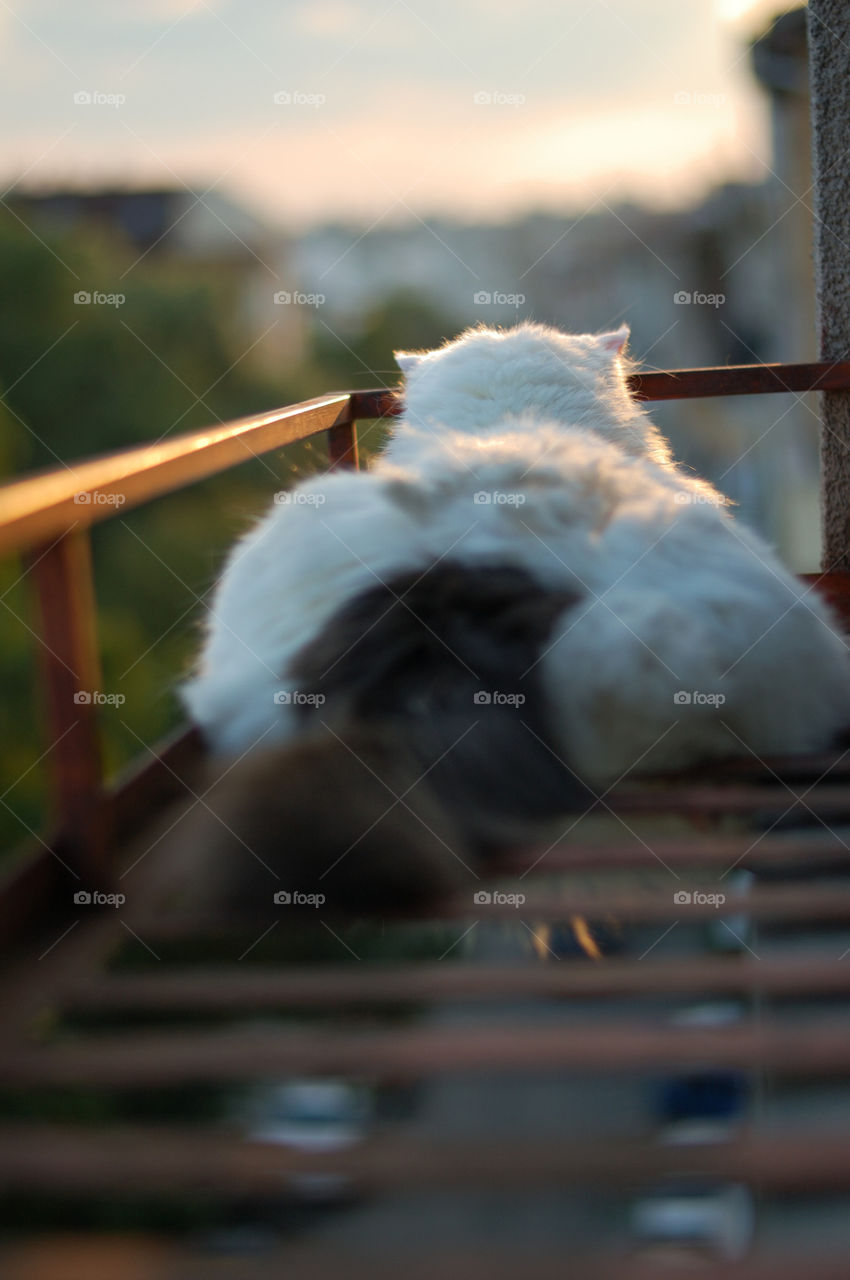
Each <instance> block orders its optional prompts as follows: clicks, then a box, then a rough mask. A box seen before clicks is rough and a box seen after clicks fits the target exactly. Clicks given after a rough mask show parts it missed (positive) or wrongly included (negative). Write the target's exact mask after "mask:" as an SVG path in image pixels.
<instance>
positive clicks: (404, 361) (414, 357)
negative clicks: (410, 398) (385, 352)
mask: <svg viewBox="0 0 850 1280" xmlns="http://www.w3.org/2000/svg"><path fill="white" fill-rule="evenodd" d="M393 357H394V359H395V362H396V364H397V365H398V367H399V369H401V371H402V373H403V374H404V376H405V377H407V375H408V374H409V373H412V372H413V370H414V369H416V368H418V367H419V365H420V364H421V363H422V361H423V360H424V359H425V355H424V353H423V352H421V351H394V352H393Z"/></svg>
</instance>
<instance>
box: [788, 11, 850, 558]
mask: <svg viewBox="0 0 850 1280" xmlns="http://www.w3.org/2000/svg"><path fill="white" fill-rule="evenodd" d="M809 50H810V57H809V65H810V69H811V85H812V130H813V150H812V163H813V170H814V181H815V190H814V198H815V203H814V211H815V277H816V284H817V310H818V339H819V344H820V358H821V359H822V360H846V359H847V358H848V351H850V3H848V0H810V4H809ZM797 194H798V195H803V194H804V193H803V192H798V193H797ZM821 401H822V427H821V467H822V475H821V480H822V485H823V567H824V569H850V392H849V391H832V392H825V393H824V394H823V395H822V396H821Z"/></svg>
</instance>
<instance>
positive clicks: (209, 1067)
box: [0, 1017, 850, 1089]
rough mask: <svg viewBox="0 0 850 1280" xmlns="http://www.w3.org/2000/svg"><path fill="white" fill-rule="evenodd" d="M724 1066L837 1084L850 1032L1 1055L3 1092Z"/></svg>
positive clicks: (358, 1039) (586, 1034) (122, 1040)
mask: <svg viewBox="0 0 850 1280" xmlns="http://www.w3.org/2000/svg"><path fill="white" fill-rule="evenodd" d="M716 1067H731V1068H739V1069H741V1070H761V1071H771V1072H773V1073H774V1074H775V1075H776V1076H786V1077H794V1076H805V1077H811V1078H815V1077H836V1078H839V1079H840V1078H844V1077H845V1076H846V1074H847V1072H848V1071H850V1026H840V1025H838V1026H837V1025H836V1023H835V1020H834V1019H824V1018H821V1017H818V1018H812V1019H807V1020H806V1021H805V1022H802V1023H797V1024H794V1023H790V1022H785V1023H783V1022H780V1021H778V1020H770V1021H768V1020H767V1019H765V1020H763V1021H762V1022H760V1023H759V1024H758V1025H740V1026H731V1027H719V1028H715V1029H711V1030H703V1029H696V1028H679V1027H670V1026H668V1025H666V1024H660V1023H659V1024H655V1023H653V1022H651V1021H650V1020H646V1021H645V1022H634V1021H629V1022H626V1021H625V1020H617V1021H616V1022H612V1024H610V1025H604V1024H600V1023H599V1022H598V1021H597V1022H589V1023H587V1024H585V1023H581V1022H577V1021H575V1020H574V1019H571V1020H570V1021H569V1023H567V1024H565V1025H564V1026H559V1027H552V1026H550V1025H545V1026H538V1027H532V1026H529V1024H528V1022H527V1021H516V1020H512V1019H507V1018H506V1019H504V1020H503V1021H502V1022H500V1024H499V1025H498V1026H487V1027H481V1026H474V1027H461V1028H456V1027H440V1026H430V1027H404V1028H403V1029H396V1030H389V1031H383V1030H381V1031H372V1030H370V1031H362V1032H354V1031H352V1032H337V1031H331V1030H327V1029H325V1028H322V1027H314V1028H312V1029H308V1030H285V1031H277V1030H260V1031H258V1030H257V1029H256V1028H253V1027H242V1028H240V1033H239V1035H238V1036H236V1035H234V1034H233V1031H232V1030H227V1031H193V1032H184V1031H179V1032H174V1033H173V1034H170V1035H168V1034H159V1033H158V1034H153V1033H146V1034H142V1033H135V1034H132V1035H130V1034H126V1035H120V1036H118V1035H101V1036H89V1037H87V1038H85V1039H77V1040H75V1041H73V1042H69V1043H66V1044H61V1045H54V1046H49V1047H31V1046H26V1045H23V1046H22V1045H17V1044H13V1045H10V1046H9V1047H7V1048H6V1049H5V1050H4V1052H3V1055H2V1057H0V1085H2V1086H4V1087H12V1086H17V1087H21V1086H26V1087H31V1086H36V1085H63V1086H65V1085H75V1086H79V1087H81V1088H107V1089H108V1088H130V1087H137V1086H139V1087H141V1086H165V1085H174V1084H178V1083H189V1082H201V1081H226V1080H262V1079H267V1078H269V1077H273V1076H275V1075H277V1074H290V1073H291V1074H302V1073H303V1074H309V1075H334V1076H338V1075H343V1076H352V1077H357V1078H366V1079H378V1080H388V1079H390V1080H418V1079H422V1078H423V1077H427V1076H433V1075H435V1074H437V1073H444V1072H447V1073H452V1074H464V1073H468V1072H474V1073H478V1074H481V1075H487V1076H489V1075H492V1074H500V1073H508V1074H514V1073H517V1072H523V1073H528V1074H531V1075H535V1074H537V1073H539V1072H548V1071H552V1070H558V1071H569V1072H575V1073H577V1074H579V1075H582V1074H588V1073H590V1074H594V1075H596V1074H606V1075H620V1074H624V1073H632V1072H640V1071H659V1070H662V1071H667V1072H669V1071H676V1070H679V1069H681V1068H699V1069H703V1068H716Z"/></svg>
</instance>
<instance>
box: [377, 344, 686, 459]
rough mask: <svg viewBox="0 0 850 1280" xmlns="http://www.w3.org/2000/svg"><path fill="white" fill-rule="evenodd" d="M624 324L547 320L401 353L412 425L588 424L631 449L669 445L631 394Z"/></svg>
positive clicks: (656, 450)
mask: <svg viewBox="0 0 850 1280" xmlns="http://www.w3.org/2000/svg"><path fill="white" fill-rule="evenodd" d="M628 338H629V330H628V327H627V326H626V325H623V326H622V327H621V328H619V329H615V330H614V331H613V332H610V333H597V334H569V333H561V332H560V331H559V330H558V329H553V328H550V327H549V326H547V325H540V324H531V323H524V324H520V325H517V326H516V327H515V328H512V329H487V328H476V329H467V330H466V332H465V333H462V334H461V335H460V337H458V338H455V339H454V340H453V341H452V342H448V343H446V344H445V345H444V346H442V347H438V348H437V349H436V350H434V351H396V352H395V358H396V362H397V364H398V365H399V368H400V369H401V371H402V373H403V374H404V379H405V389H404V402H405V418H406V420H407V421H408V422H410V423H411V424H413V425H418V426H424V427H430V428H439V427H441V426H443V427H450V428H452V429H454V430H462V431H473V432H478V431H486V430H488V429H492V428H494V427H498V425H499V423H500V421H502V420H504V419H505V418H513V419H519V418H522V419H524V420H527V421H530V422H533V421H534V420H535V419H536V420H537V421H541V420H546V421H550V422H557V423H561V424H562V425H564V426H568V427H585V428H587V429H589V430H594V431H597V432H598V433H599V434H602V435H604V436H606V437H608V438H610V439H616V440H617V441H618V442H619V443H620V444H621V445H622V446H623V447H624V448H627V449H628V450H629V451H630V452H634V453H641V454H647V453H649V454H652V455H653V456H656V457H658V459H659V461H660V460H661V459H662V456H666V445H665V444H664V442H663V439H662V437H661V436H660V435H659V433H658V432H657V431H656V429H655V428H654V427H653V425H652V423H651V422H650V421H649V419H648V418H647V417H646V415H645V414H644V413H643V411H642V410H641V409H640V408H639V406H638V405H637V403H636V402H635V401H634V400H633V399H632V397H631V396H630V394H629V390H628V385H627V382H626V377H627V373H628V371H629V368H630V366H629V363H628V361H627V360H626V358H625V356H624V351H625V347H626V343H627V342H628Z"/></svg>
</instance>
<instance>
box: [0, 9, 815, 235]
mask: <svg viewBox="0 0 850 1280" xmlns="http://www.w3.org/2000/svg"><path fill="white" fill-rule="evenodd" d="M785 7H786V8H787V7H791V8H793V7H796V6H793V5H791V6H785ZM782 8H783V6H782V5H781V3H779V4H777V3H761V2H760V0H757V2H756V3H747V0H428V3H427V4H425V3H424V0H288V2H287V0H283V2H282V3H281V2H280V0H119V2H117V3H116V0H79V2H78V3H73V4H69V3H68V2H67V0H10V2H9V3H6V0H0V58H2V80H0V102H2V113H3V117H4V118H3V121H2V124H3V133H4V138H5V140H6V146H5V150H4V161H3V170H2V174H0V176H2V178H3V179H4V183H3V185H4V187H7V186H9V185H10V184H11V183H13V182H15V181H16V180H18V179H19V178H20V177H21V176H22V175H25V181H26V183H27V184H28V185H30V186H36V187H38V186H55V185H59V184H70V185H74V186H85V185H93V184H102V183H105V182H109V183H120V184H131V185H136V184H140V183H156V184H158V185H163V184H164V185H179V184H181V183H184V184H187V185H189V186H192V187H193V188H197V187H198V186H200V187H201V188H203V189H206V188H209V187H211V186H213V185H215V186H216V189H217V190H219V191H221V192H222V193H227V194H229V195H230V196H232V197H235V198H237V199H240V200H243V201H245V202H246V203H248V204H249V205H250V206H251V207H253V208H254V209H256V210H258V211H259V212H261V213H262V214H264V215H265V216H266V217H268V218H270V219H271V220H272V221H274V222H275V223H277V224H280V225H282V226H285V227H290V228H298V227H301V226H304V225H306V224H307V223H309V222H311V221H314V220H319V219H321V220H325V219H329V218H332V217H335V216H336V217H339V218H341V219H344V220H359V221H362V222H370V221H373V220H375V219H381V220H382V221H384V220H388V221H393V220H399V219H403V218H405V217H409V216H411V215H415V216H418V217H425V216H427V215H429V214H445V215H452V216H459V217H463V218H470V219H472V218H484V219H486V220H498V219H500V218H503V217H506V216H508V215H510V214H511V213H514V212H517V211H521V210H525V209H527V208H529V207H535V208H545V209H550V210H563V209H564V208H582V209H587V208H589V207H591V206H593V205H594V203H598V202H600V201H605V202H606V203H611V202H613V201H615V200H617V199H621V198H624V197H631V198H637V199H640V200H647V201H651V202H653V203H656V204H667V205H669V204H671V203H672V204H675V203H681V202H682V201H684V200H687V199H689V198H691V197H693V196H696V195H699V194H700V193H701V192H702V191H704V190H705V189H706V188H707V187H709V186H711V185H712V184H713V183H714V182H716V181H719V180H723V179H725V178H729V177H732V178H746V179H756V178H758V177H760V176H762V175H763V174H764V173H765V172H766V165H768V164H769V163H770V153H769V131H768V128H767V113H766V105H765V103H764V101H763V98H762V95H761V93H760V91H759V90H758V89H757V88H756V86H755V85H754V83H753V79H752V74H751V72H750V69H749V61H748V56H747V52H746V42H747V39H748V37H749V36H750V35H752V34H753V33H755V32H758V31H759V30H760V29H761V28H762V27H763V26H764V24H765V23H766V22H767V21H768V20H769V19H770V18H771V17H773V16H775V15H776V13H777V12H780V11H781V10H782ZM75 95H78V96H79V95H84V96H85V95H89V96H91V97H92V99H93V100H92V101H75ZM275 95H278V97H279V98H280V97H281V96H282V97H283V99H284V100H283V101H277V102H276V101H275ZM287 98H288V100H287Z"/></svg>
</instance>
